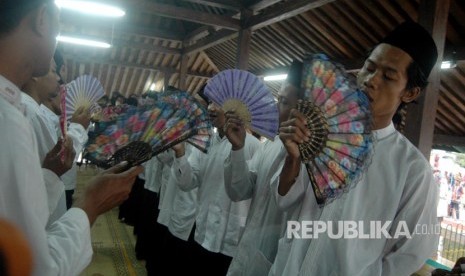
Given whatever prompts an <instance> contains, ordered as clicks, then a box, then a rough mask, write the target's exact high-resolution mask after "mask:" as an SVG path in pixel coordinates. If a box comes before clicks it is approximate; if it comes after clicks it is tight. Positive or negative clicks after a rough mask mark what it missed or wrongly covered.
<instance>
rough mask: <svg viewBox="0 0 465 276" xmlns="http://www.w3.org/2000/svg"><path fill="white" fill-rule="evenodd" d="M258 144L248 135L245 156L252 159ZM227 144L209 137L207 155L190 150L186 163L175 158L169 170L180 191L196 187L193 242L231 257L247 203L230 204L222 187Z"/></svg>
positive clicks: (217, 138)
mask: <svg viewBox="0 0 465 276" xmlns="http://www.w3.org/2000/svg"><path fill="white" fill-rule="evenodd" d="M259 144H260V142H259V141H258V140H257V139H256V138H255V137H253V136H252V135H250V134H247V136H246V139H245V146H244V148H245V149H244V150H245V156H246V158H247V159H250V158H252V156H253V154H254V152H255V151H256V149H257V148H258V147H259ZM230 151H231V143H229V141H228V139H226V137H223V138H220V136H219V135H218V134H214V136H213V137H212V145H211V147H210V149H209V151H208V154H203V153H201V152H200V151H194V152H193V153H192V155H191V156H192V158H190V159H189V162H188V161H187V157H186V156H185V155H184V156H183V157H181V158H177V159H175V161H174V163H173V166H172V171H173V175H174V176H175V181H176V183H177V185H179V187H180V188H181V189H182V190H183V191H189V190H191V189H194V188H196V187H198V189H199V191H198V202H199V206H198V208H199V209H198V213H197V219H196V229H195V235H194V238H195V240H196V241H197V242H198V243H199V244H200V245H202V246H203V247H204V248H205V249H207V250H208V251H210V252H220V253H222V254H224V255H227V256H233V254H234V252H235V251H236V247H237V245H238V243H239V240H240V237H241V235H242V232H243V230H244V226H245V221H246V218H247V214H248V210H249V206H250V200H246V201H241V202H232V201H231V200H230V199H229V197H228V196H227V195H226V191H225V187H224V160H225V159H226V157H227V156H228V155H229V152H230Z"/></svg>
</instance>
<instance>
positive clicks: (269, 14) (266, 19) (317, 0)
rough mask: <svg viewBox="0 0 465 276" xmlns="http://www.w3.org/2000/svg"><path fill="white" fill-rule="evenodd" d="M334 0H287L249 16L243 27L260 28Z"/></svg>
mask: <svg viewBox="0 0 465 276" xmlns="http://www.w3.org/2000/svg"><path fill="white" fill-rule="evenodd" d="M334 1H335V0H294V1H287V2H285V3H284V4H283V5H277V6H276V7H274V8H272V9H270V10H269V11H266V12H265V13H263V14H258V15H255V16H253V17H251V18H250V20H248V21H247V22H246V24H245V26H244V28H251V29H252V30H256V29H260V28H263V27H265V26H268V25H270V24H273V23H276V22H279V21H281V20H285V19H288V18H290V17H293V16H296V15H298V14H301V13H303V12H306V11H308V10H311V9H315V8H318V7H321V6H323V5H326V4H328V3H331V2H334Z"/></svg>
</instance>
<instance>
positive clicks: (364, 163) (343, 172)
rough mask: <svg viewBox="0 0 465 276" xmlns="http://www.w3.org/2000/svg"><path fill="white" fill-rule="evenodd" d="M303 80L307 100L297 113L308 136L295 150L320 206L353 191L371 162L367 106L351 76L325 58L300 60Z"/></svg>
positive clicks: (369, 124) (369, 115)
mask: <svg viewBox="0 0 465 276" xmlns="http://www.w3.org/2000/svg"><path fill="white" fill-rule="evenodd" d="M302 82H303V86H304V88H305V100H304V101H301V102H299V103H298V106H297V109H298V110H299V111H300V112H301V113H303V114H304V115H305V116H306V118H307V127H308V129H309V130H310V131H311V132H312V137H311V139H310V141H309V142H306V143H303V144H301V145H299V150H300V153H301V157H302V161H303V162H304V163H305V165H306V167H307V172H308V175H309V177H310V182H311V184H312V188H313V191H314V194H315V197H316V200H317V202H318V204H320V205H324V204H327V203H330V202H331V201H332V200H334V199H335V198H337V197H338V196H340V195H341V194H342V193H343V192H345V191H347V190H348V189H349V188H351V187H354V186H355V185H356V184H357V182H359V180H360V178H361V176H362V175H363V173H364V172H365V171H366V169H367V167H368V165H369V164H370V160H371V154H372V144H373V135H372V132H371V127H372V119H371V118H372V117H371V109H370V102H369V100H368V98H367V96H366V95H365V93H363V92H362V91H361V90H360V89H358V87H357V84H356V81H355V78H354V77H352V76H350V75H348V74H347V73H346V72H345V70H344V68H343V67H342V66H341V65H338V64H336V63H333V62H331V61H330V60H329V59H328V58H327V57H326V56H325V55H314V56H312V57H311V58H309V59H307V60H305V61H304V66H303V77H302Z"/></svg>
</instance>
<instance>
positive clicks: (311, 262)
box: [270, 123, 438, 276]
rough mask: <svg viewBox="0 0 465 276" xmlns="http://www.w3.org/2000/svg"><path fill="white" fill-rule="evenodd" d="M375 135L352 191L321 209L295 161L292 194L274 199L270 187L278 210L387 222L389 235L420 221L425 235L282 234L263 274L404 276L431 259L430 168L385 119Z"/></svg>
mask: <svg viewBox="0 0 465 276" xmlns="http://www.w3.org/2000/svg"><path fill="white" fill-rule="evenodd" d="M375 135H376V136H377V140H378V141H377V143H376V144H375V148H374V156H373V158H372V163H371V165H370V166H369V168H368V171H367V173H366V174H365V177H364V179H362V180H361V182H360V183H358V185H357V186H356V187H355V188H353V189H352V190H350V191H349V192H348V193H346V194H344V195H343V196H342V197H341V198H339V199H337V200H335V201H334V202H332V203H330V204H329V205H327V206H326V207H324V208H322V209H320V208H319V207H318V206H317V204H316V201H315V197H314V195H313V191H312V188H311V187H310V186H309V180H308V179H309V178H308V174H307V173H306V171H305V169H304V166H302V169H301V171H300V174H299V177H298V179H297V180H296V183H295V184H294V185H293V186H292V188H291V191H292V190H294V191H293V192H292V193H288V194H287V195H286V196H284V197H281V196H279V195H278V193H277V190H276V193H275V195H276V196H277V199H278V202H279V205H280V207H282V208H283V209H286V208H287V207H288V206H289V205H290V204H292V203H293V202H299V201H300V202H302V201H303V202H302V207H301V210H300V215H299V221H323V222H328V221H333V222H337V221H344V220H345V221H347V220H350V221H357V222H358V221H362V222H363V223H364V227H365V229H367V228H368V227H370V222H371V221H381V224H385V223H386V222H389V221H391V222H392V223H391V224H390V227H388V228H387V230H388V232H389V234H390V235H391V236H393V237H394V235H395V232H396V230H399V228H398V226H399V225H400V224H404V222H405V223H406V225H407V226H408V230H409V231H410V232H413V231H416V227H417V225H426V226H428V227H429V230H430V231H431V232H432V234H425V235H421V234H415V233H413V234H412V238H411V239H408V238H406V237H405V236H400V237H399V238H392V239H387V238H385V236H384V235H381V236H380V237H378V238H374V239H359V238H352V239H350V238H349V239H331V238H329V237H328V232H325V233H323V234H320V235H319V236H318V238H317V239H287V238H286V237H285V238H283V239H282V240H281V241H280V247H279V250H278V255H277V257H276V260H275V263H274V265H273V269H272V273H270V274H275V275H348V276H357V275H367V276H368V275H370V276H372V275H392V276H397V275H410V274H412V273H413V272H415V271H417V270H418V269H419V268H420V267H421V266H422V264H423V263H424V262H425V261H426V259H428V258H429V257H431V256H432V254H433V252H434V251H435V250H436V249H437V245H438V235H436V233H435V231H434V229H432V228H434V226H435V225H437V219H436V205H437V198H438V191H437V187H436V184H435V183H434V180H433V175H432V171H431V167H430V165H429V163H428V161H427V160H426V159H425V158H424V157H423V155H422V154H421V153H420V152H419V151H418V150H417V149H416V148H415V147H414V146H413V145H412V144H411V143H410V142H409V141H408V140H407V139H406V138H405V137H404V136H402V135H401V134H400V133H398V132H397V131H396V130H395V129H394V126H393V125H392V123H391V124H390V125H389V126H388V127H386V128H384V129H381V130H377V131H375ZM296 191H298V192H296ZM359 229H360V228H359ZM370 231H371V230H370ZM364 232H365V233H369V231H367V230H364ZM335 233H337V231H333V234H335ZM341 233H342V232H341Z"/></svg>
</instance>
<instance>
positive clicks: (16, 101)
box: [0, 75, 22, 111]
mask: <svg viewBox="0 0 465 276" xmlns="http://www.w3.org/2000/svg"><path fill="white" fill-rule="evenodd" d="M0 96H2V97H3V98H4V99H5V100H7V101H8V102H9V103H10V104H12V105H13V106H15V107H16V108H17V109H18V110H20V111H22V107H21V90H19V88H18V87H17V86H16V85H15V84H14V83H12V82H11V81H9V80H8V79H6V78H5V77H4V76H2V75H0Z"/></svg>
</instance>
